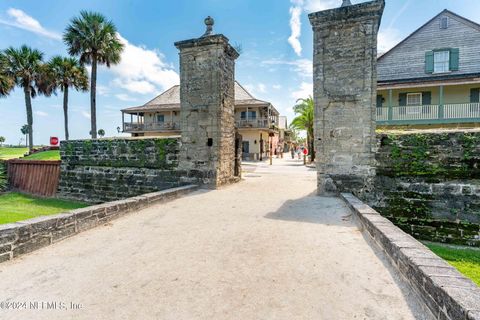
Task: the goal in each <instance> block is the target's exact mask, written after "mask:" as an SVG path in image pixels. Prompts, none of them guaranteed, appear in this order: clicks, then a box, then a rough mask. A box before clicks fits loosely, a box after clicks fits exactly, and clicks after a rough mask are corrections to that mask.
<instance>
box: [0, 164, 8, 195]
mask: <svg viewBox="0 0 480 320" xmlns="http://www.w3.org/2000/svg"><path fill="white" fill-rule="evenodd" d="M7 182H8V181H7V171H6V166H5V164H4V163H3V162H2V161H0V192H2V191H5V189H7Z"/></svg>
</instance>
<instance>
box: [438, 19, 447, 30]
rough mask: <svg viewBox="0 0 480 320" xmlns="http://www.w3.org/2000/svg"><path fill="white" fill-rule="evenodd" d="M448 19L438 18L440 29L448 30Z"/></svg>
mask: <svg viewBox="0 0 480 320" xmlns="http://www.w3.org/2000/svg"><path fill="white" fill-rule="evenodd" d="M448 22H449V21H448V17H441V18H440V29H448Z"/></svg>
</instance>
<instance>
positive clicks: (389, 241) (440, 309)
mask: <svg viewBox="0 0 480 320" xmlns="http://www.w3.org/2000/svg"><path fill="white" fill-rule="evenodd" d="M341 196H342V198H343V200H344V201H345V202H346V203H347V205H348V206H349V207H350V208H351V209H352V210H353V211H354V213H355V216H356V218H357V219H358V221H359V222H360V224H361V226H362V227H363V228H364V230H365V231H366V233H367V235H368V236H369V237H371V238H372V239H373V241H374V242H375V243H376V245H378V246H379V247H380V248H381V249H382V250H383V251H384V252H385V254H386V256H387V257H388V258H389V261H390V262H391V264H392V265H393V267H394V268H396V269H397V270H398V272H399V273H400V275H401V276H402V278H403V279H404V281H406V282H407V283H408V284H409V285H410V287H411V288H412V289H413V291H414V292H415V293H416V294H417V295H418V296H419V297H420V298H421V299H422V300H421V301H422V302H423V304H424V306H425V308H426V309H427V310H430V311H431V312H432V315H433V316H434V318H435V319H448V320H480V288H479V287H478V286H477V285H475V284H474V283H473V282H472V281H471V280H469V279H467V278H465V277H464V276H463V275H461V274H460V273H459V272H458V271H457V270H456V269H455V268H453V267H452V266H450V265H449V264H448V263H447V262H445V261H444V260H442V259H440V258H439V257H438V256H436V255H435V254H434V253H433V252H431V251H430V250H429V249H428V248H427V247H425V246H424V245H423V244H421V243H420V242H418V241H417V240H415V239H414V238H413V237H411V236H410V235H408V234H406V233H405V232H403V231H402V230H400V229H399V228H398V227H396V226H395V225H394V224H393V223H392V222H391V221H389V220H388V219H386V218H385V217H382V216H381V215H380V214H379V213H378V212H376V211H375V210H374V209H372V208H371V207H369V206H367V205H366V204H364V203H363V202H362V201H360V200H359V199H357V198H356V197H355V196H353V195H352V194H348V193H344V194H342V195H341Z"/></svg>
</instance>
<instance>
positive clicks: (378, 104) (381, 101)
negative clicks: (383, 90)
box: [377, 94, 383, 108]
mask: <svg viewBox="0 0 480 320" xmlns="http://www.w3.org/2000/svg"><path fill="white" fill-rule="evenodd" d="M381 107H383V96H382V95H381V94H379V95H377V108H381Z"/></svg>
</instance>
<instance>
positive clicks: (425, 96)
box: [422, 91, 432, 106]
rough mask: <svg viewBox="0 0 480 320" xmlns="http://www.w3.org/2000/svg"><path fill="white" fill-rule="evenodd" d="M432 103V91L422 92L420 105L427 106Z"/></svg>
mask: <svg viewBox="0 0 480 320" xmlns="http://www.w3.org/2000/svg"><path fill="white" fill-rule="evenodd" d="M431 104H432V93H431V92H429V91H426V92H422V105H424V106H429V105H431Z"/></svg>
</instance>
